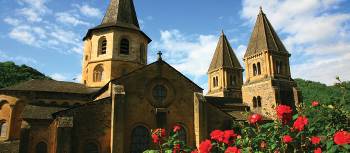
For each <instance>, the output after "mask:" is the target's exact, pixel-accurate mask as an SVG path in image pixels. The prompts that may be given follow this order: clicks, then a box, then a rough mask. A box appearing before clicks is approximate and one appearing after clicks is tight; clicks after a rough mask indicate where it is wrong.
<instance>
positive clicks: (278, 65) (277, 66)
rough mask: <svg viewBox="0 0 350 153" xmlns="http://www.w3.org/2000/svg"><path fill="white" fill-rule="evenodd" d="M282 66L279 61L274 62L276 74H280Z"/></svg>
mask: <svg viewBox="0 0 350 153" xmlns="http://www.w3.org/2000/svg"><path fill="white" fill-rule="evenodd" d="M282 65H283V63H282V62H281V61H276V73H277V74H282Z"/></svg>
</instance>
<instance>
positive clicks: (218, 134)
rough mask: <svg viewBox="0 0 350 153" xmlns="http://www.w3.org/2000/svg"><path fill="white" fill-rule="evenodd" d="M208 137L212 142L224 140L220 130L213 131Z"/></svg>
mask: <svg viewBox="0 0 350 153" xmlns="http://www.w3.org/2000/svg"><path fill="white" fill-rule="evenodd" d="M210 137H211V139H212V140H216V141H217V142H222V141H223V140H224V132H223V131H221V130H214V131H212V132H211V133H210Z"/></svg>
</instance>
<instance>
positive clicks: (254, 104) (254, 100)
mask: <svg viewBox="0 0 350 153" xmlns="http://www.w3.org/2000/svg"><path fill="white" fill-rule="evenodd" d="M257 106H258V104H257V100H256V97H253V107H254V108H256V107H257Z"/></svg>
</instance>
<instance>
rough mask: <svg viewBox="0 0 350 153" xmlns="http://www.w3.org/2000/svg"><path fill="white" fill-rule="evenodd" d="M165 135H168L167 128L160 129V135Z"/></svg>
mask: <svg viewBox="0 0 350 153" xmlns="http://www.w3.org/2000/svg"><path fill="white" fill-rule="evenodd" d="M165 135H166V131H165V129H160V136H161V137H165Z"/></svg>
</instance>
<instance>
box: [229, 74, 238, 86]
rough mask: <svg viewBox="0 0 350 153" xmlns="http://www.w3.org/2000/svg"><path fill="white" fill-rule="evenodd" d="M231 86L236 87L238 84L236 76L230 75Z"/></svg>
mask: <svg viewBox="0 0 350 153" xmlns="http://www.w3.org/2000/svg"><path fill="white" fill-rule="evenodd" d="M230 84H231V86H235V85H236V84H237V78H236V76H234V75H230Z"/></svg>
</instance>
